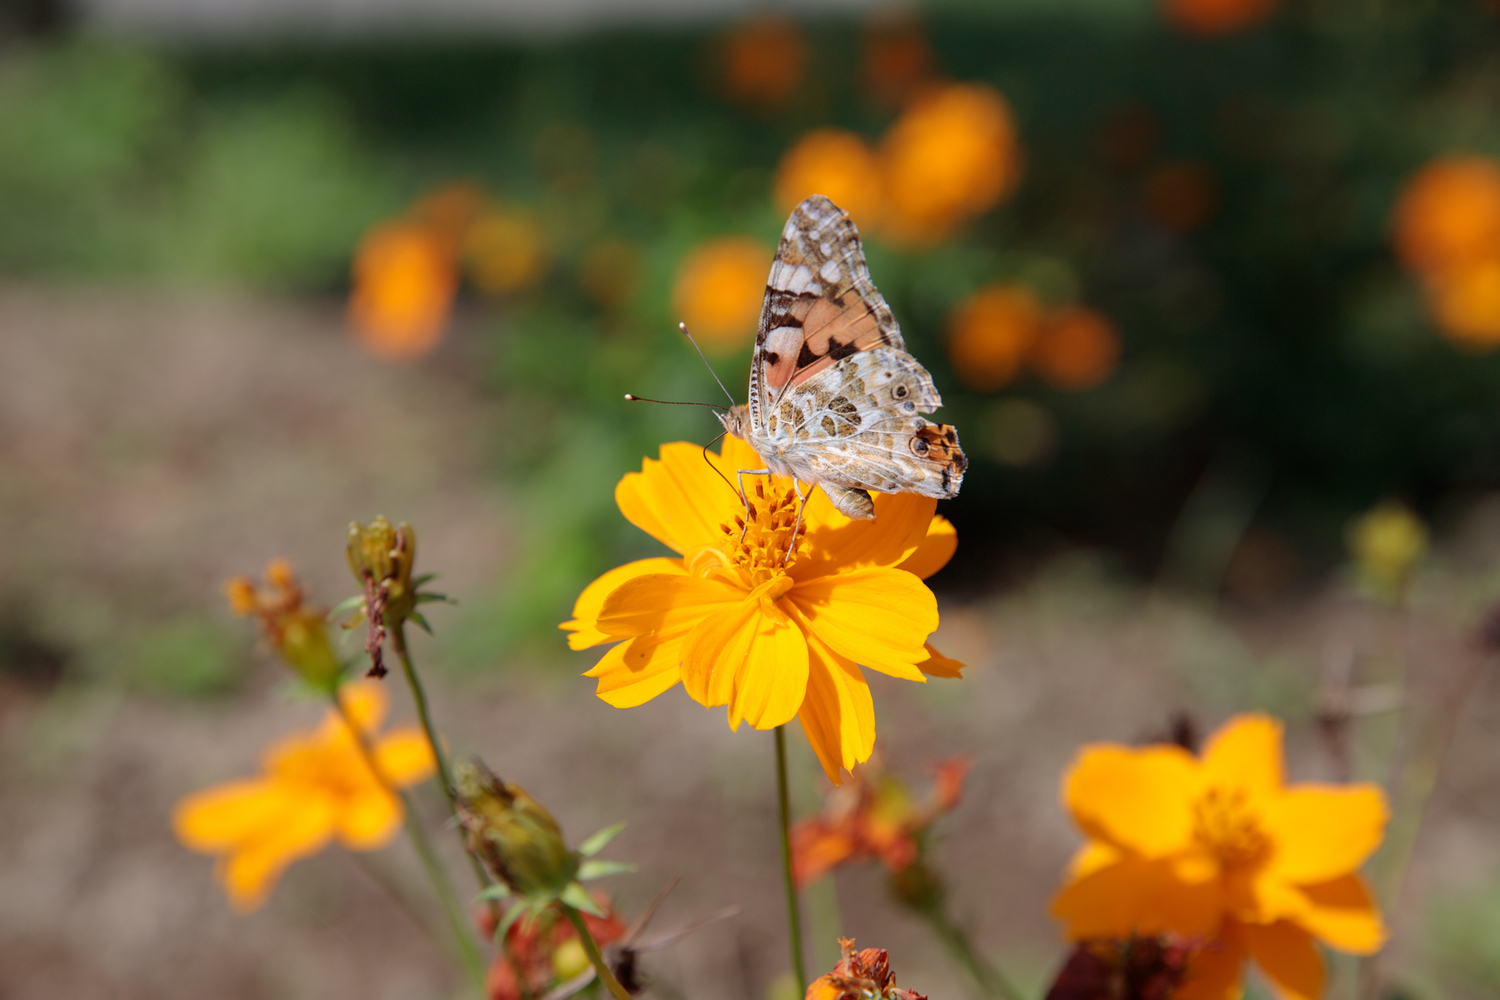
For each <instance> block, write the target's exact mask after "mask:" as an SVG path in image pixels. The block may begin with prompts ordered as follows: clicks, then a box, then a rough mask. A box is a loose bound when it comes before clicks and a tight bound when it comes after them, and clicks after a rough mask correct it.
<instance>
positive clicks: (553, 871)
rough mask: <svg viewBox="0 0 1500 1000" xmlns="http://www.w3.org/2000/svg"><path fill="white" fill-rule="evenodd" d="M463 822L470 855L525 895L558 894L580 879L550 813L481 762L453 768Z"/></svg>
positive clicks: (575, 859) (575, 858)
mask: <svg viewBox="0 0 1500 1000" xmlns="http://www.w3.org/2000/svg"><path fill="white" fill-rule="evenodd" d="M454 783H455V784H456V785H457V786H458V787H457V789H455V791H456V792H457V805H458V819H459V823H460V824H462V826H463V828H464V833H465V837H466V839H467V842H468V847H469V851H470V852H471V853H472V854H473V855H474V856H475V857H477V858H479V860H480V861H482V862H483V863H484V865H485V867H486V868H488V869H489V870H490V872H491V873H492V874H494V876H495V877H496V878H498V879H500V880H501V881H502V882H504V883H505V884H506V885H507V886H509V887H510V889H511V890H512V891H513V892H515V893H516V894H518V895H521V896H533V897H534V896H558V895H561V894H562V892H563V890H564V889H566V888H567V887H568V885H569V884H570V883H571V882H572V881H573V880H574V879H575V878H576V877H577V876H578V866H579V859H578V854H577V853H576V852H574V851H571V850H569V849H568V845H567V844H566V843H565V842H564V841H563V836H562V830H561V829H560V828H559V827H558V825H557V820H555V819H553V818H552V814H551V813H549V812H547V810H546V809H544V808H542V805H541V804H540V803H539V802H537V801H536V800H535V799H533V798H532V797H531V796H530V795H527V794H526V792H525V791H524V790H523V789H521V788H520V787H519V786H517V785H512V784H508V783H507V782H505V781H502V780H501V779H500V778H499V777H497V776H496V775H495V774H494V773H492V772H491V771H490V770H489V769H488V768H486V767H485V766H484V765H483V764H482V763H478V762H476V763H473V764H469V763H466V762H463V761H460V762H458V763H457V764H456V765H455V766H454Z"/></svg>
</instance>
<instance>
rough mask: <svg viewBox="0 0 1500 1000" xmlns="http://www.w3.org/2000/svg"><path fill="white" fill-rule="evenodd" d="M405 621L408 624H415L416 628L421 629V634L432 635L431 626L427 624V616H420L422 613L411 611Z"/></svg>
mask: <svg viewBox="0 0 1500 1000" xmlns="http://www.w3.org/2000/svg"><path fill="white" fill-rule="evenodd" d="M406 620H407V621H409V622H415V623H416V625H417V628H419V629H421V630H422V631H423V632H426V633H427V634H428V635H432V626H431V625H429V624H427V616H426V615H424V614H422V612H420V611H413V612H412V613H411V614H409V615H407V616H406Z"/></svg>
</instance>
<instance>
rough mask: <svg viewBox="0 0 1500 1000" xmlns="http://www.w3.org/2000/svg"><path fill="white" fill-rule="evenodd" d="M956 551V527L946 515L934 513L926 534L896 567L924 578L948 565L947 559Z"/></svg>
mask: <svg viewBox="0 0 1500 1000" xmlns="http://www.w3.org/2000/svg"><path fill="white" fill-rule="evenodd" d="M957 551H958V529H957V528H955V527H953V522H952V521H950V520H948V519H947V518H946V517H942V516H940V515H936V514H935V515H933V518H932V521H931V522H929V523H928V525H927V536H926V537H925V538H923V539H922V541H921V544H919V545H918V546H917V550H916V551H915V552H913V553H912V554H911V555H909V556H907V557H906V561H905V562H903V563H902V564H901V565H899V566H897V567H896V568H897V569H904V570H906V571H907V572H908V573H911V574H912V575H914V576H916V577H918V578H920V579H923V580H925V579H927V578H928V577H929V576H931V575H932V574H934V573H936V572H937V571H938V570H940V569H942V568H943V567H944V566H946V565H948V560H949V559H952V558H953V553H955V552H957Z"/></svg>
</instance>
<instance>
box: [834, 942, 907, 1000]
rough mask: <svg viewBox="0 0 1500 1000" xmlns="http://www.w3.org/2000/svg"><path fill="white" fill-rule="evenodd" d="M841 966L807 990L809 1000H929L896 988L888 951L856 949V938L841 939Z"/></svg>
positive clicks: (837, 966)
mask: <svg viewBox="0 0 1500 1000" xmlns="http://www.w3.org/2000/svg"><path fill="white" fill-rule="evenodd" d="M839 954H840V956H841V957H840V958H839V961H838V964H837V965H835V966H834V967H833V971H832V972H830V973H828V974H827V975H825V976H819V977H818V978H817V979H816V980H814V981H813V984H812V985H811V986H809V987H808V988H807V997H806V1000H927V998H926V997H925V996H923V995H922V994H921V993H918V992H917V991H916V990H903V989H899V988H898V987H897V986H896V973H895V972H893V971H891V962H890V956H889V955H887V954H886V951H885V949H884V948H862V949H860V950H859V951H855V950H854V939H853V938H839Z"/></svg>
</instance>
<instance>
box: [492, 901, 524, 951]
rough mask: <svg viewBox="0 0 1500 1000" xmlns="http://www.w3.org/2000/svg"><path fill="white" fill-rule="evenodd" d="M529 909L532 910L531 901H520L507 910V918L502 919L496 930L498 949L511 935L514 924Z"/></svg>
mask: <svg viewBox="0 0 1500 1000" xmlns="http://www.w3.org/2000/svg"><path fill="white" fill-rule="evenodd" d="M529 909H531V902H530V901H529V900H525V899H518V900H516V901H515V902H514V903H512V904H511V907H510V909H508V910H506V911H505V916H504V917H503V918H501V920H500V925H499V926H498V927H496V928H495V945H496V947H500V946H503V945H504V944H505V938H506V935H508V934H509V933H510V927H511V924H514V923H515V922H516V921H517V920H518V919H520V917H521V915H522V914H523V913H525V912H526V911H527V910H529Z"/></svg>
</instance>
